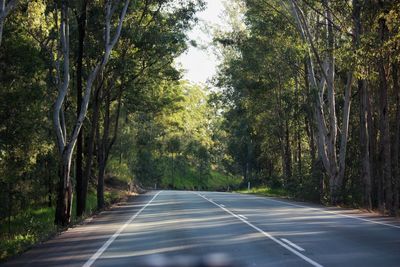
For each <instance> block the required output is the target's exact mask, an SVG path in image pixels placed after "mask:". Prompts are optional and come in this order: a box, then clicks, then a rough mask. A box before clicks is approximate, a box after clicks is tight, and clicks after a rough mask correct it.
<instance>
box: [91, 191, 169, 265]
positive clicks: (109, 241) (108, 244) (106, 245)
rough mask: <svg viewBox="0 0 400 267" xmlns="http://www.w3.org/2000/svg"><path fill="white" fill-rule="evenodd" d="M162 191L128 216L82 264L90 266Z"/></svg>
mask: <svg viewBox="0 0 400 267" xmlns="http://www.w3.org/2000/svg"><path fill="white" fill-rule="evenodd" d="M161 192H162V191H160V192H158V193H157V194H155V195H154V196H153V198H152V199H150V201H149V202H147V204H146V205H144V206H143V207H142V208H141V209H140V210H139V211H138V212H136V213H135V214H134V215H132V217H130V218H129V220H128V221H126V223H125V224H124V225H122V226H121V227H120V228H119V229H118V230H117V231H116V232H115V233H114V234H113V235H112V236H111V237H110V238H109V239H108V240H107V242H105V243H104V244H103V246H102V247H101V248H99V249H98V250H97V251H96V253H94V254H93V255H92V257H90V259H89V260H88V261H87V262H86V263H85V264H84V265H83V267H90V266H92V264H93V263H94V262H95V261H96V260H97V259H98V258H99V257H100V256H101V254H103V253H104V251H105V250H106V249H107V248H108V247H109V246H110V245H111V243H112V242H114V240H115V239H116V238H117V237H118V236H119V235H120V234H121V232H122V231H124V229H125V228H126V227H127V226H128V225H129V224H130V223H132V221H133V220H134V219H136V217H137V216H138V215H139V214H140V213H141V212H142V211H143V210H144V209H145V208H146V207H147V206H148V205H150V203H151V202H153V200H154V199H155V198H156V197H157V196H158V195H159V194H160V193H161Z"/></svg>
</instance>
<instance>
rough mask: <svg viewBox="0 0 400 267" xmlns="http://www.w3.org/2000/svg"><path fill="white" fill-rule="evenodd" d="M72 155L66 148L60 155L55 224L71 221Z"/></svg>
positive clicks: (63, 224)
mask: <svg viewBox="0 0 400 267" xmlns="http://www.w3.org/2000/svg"><path fill="white" fill-rule="evenodd" d="M71 161H72V155H71V153H69V152H68V150H66V151H65V152H64V153H63V156H62V165H61V166H60V181H59V184H58V195H57V206H56V216H55V224H57V225H61V226H67V225H68V224H69V223H70V222H71V211H72V183H71V177H70V173H71Z"/></svg>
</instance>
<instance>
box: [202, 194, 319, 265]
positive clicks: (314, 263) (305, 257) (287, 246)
mask: <svg viewBox="0 0 400 267" xmlns="http://www.w3.org/2000/svg"><path fill="white" fill-rule="evenodd" d="M195 194H197V195H198V196H199V197H202V196H201V195H200V194H198V193H195ZM202 198H204V199H205V200H207V201H209V202H210V203H212V204H214V205H216V206H218V207H220V208H221V209H222V210H224V211H226V212H227V213H229V214H230V215H232V216H233V217H235V218H237V219H239V220H241V221H242V222H244V223H245V224H247V225H248V226H250V227H251V228H253V229H254V230H256V231H258V232H259V233H261V234H263V235H264V236H266V237H268V238H269V239H271V240H272V241H274V242H275V243H277V244H279V245H281V246H282V247H284V248H286V249H287V250H289V251H290V252H292V253H293V254H295V255H296V256H298V257H300V258H302V259H303V260H305V261H306V262H308V263H310V264H311V265H312V266H315V267H323V266H322V265H321V264H319V263H318V262H315V261H313V260H312V259H310V258H309V257H307V256H305V255H303V254H302V253H300V252H298V251H297V250H295V249H294V248H292V247H291V246H289V245H287V244H286V243H284V242H282V241H281V240H279V239H277V238H275V237H273V236H272V235H271V234H269V233H267V232H264V231H263V230H261V229H260V228H258V227H257V226H255V225H254V224H252V223H250V222H248V221H246V220H245V219H243V218H241V217H240V216H238V215H236V214H234V213H233V212H231V211H230V210H228V209H226V208H224V207H221V206H220V205H218V204H217V203H215V202H214V201H212V200H209V199H206V198H205V197H202Z"/></svg>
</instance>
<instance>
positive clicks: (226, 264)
mask: <svg viewBox="0 0 400 267" xmlns="http://www.w3.org/2000/svg"><path fill="white" fill-rule="evenodd" d="M144 266H145V267H239V266H243V265H241V264H234V263H233V262H232V261H231V260H230V259H229V256H228V255H226V254H222V253H215V254H209V255H206V256H203V257H195V256H175V257H166V256H163V255H153V256H150V257H149V258H148V260H147V261H146V262H145V265H144Z"/></svg>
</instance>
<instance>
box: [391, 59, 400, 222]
mask: <svg viewBox="0 0 400 267" xmlns="http://www.w3.org/2000/svg"><path fill="white" fill-rule="evenodd" d="M398 75H399V63H398V62H396V63H393V64H392V76H393V89H394V90H393V91H394V92H393V93H394V94H395V96H396V119H395V134H394V141H393V160H394V163H393V167H394V171H393V172H394V173H393V174H394V176H393V189H394V208H393V210H394V211H395V213H396V215H398V211H399V208H400V207H399V205H400V203H399V194H400V192H399V190H400V162H399V161H400V159H399V156H400V151H399V150H400V147H399V146H400V83H399V76H398Z"/></svg>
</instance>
